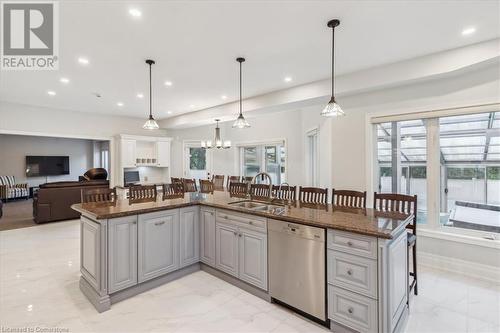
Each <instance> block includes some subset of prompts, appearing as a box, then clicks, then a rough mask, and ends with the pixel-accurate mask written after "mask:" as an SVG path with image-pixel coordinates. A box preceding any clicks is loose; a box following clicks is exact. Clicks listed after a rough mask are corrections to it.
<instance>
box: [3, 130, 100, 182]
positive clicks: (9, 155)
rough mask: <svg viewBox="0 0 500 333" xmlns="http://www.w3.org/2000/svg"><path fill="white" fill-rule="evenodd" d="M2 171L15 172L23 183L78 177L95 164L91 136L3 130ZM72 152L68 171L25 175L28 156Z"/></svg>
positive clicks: (13, 173)
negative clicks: (51, 134) (76, 137)
mask: <svg viewBox="0 0 500 333" xmlns="http://www.w3.org/2000/svg"><path fill="white" fill-rule="evenodd" d="M0 152H1V158H0V175H13V176H15V177H16V181H17V182H20V183H24V182H27V183H28V184H29V186H38V185H39V184H43V183H45V182H46V180H47V181H49V182H55V181H63V180H78V176H81V175H83V174H84V173H85V171H87V170H88V169H90V168H92V166H93V142H92V141H90V140H80V139H65V138H49V137H34V136H25V135H3V134H0ZM27 155H35V156H45V155H47V156H50V155H52V156H69V164H70V165H69V170H70V174H69V175H61V176H50V177H47V179H46V178H45V177H29V178H27V177H26V172H25V171H26V156H27Z"/></svg>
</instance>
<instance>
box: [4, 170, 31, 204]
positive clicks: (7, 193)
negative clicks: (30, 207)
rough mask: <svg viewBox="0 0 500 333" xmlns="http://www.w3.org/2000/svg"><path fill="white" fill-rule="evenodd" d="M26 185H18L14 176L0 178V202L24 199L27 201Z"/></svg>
mask: <svg viewBox="0 0 500 333" xmlns="http://www.w3.org/2000/svg"><path fill="white" fill-rule="evenodd" d="M28 197H29V191H28V184H27V183H22V184H18V183H17V182H16V177H14V176H0V200H3V201H8V200H9V199H18V198H25V199H28Z"/></svg>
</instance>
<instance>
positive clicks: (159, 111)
mask: <svg viewBox="0 0 500 333" xmlns="http://www.w3.org/2000/svg"><path fill="white" fill-rule="evenodd" d="M130 8H136V9H139V10H140V11H141V12H142V17H141V18H139V19H137V18H135V19H134V18H132V17H131V16H130V15H129V9H130ZM499 13H500V5H499V2H498V1H479V0H478V1H402V0H400V1H294V2H285V1H268V2H263V1H253V2H250V1H246V2H242V1H240V2H238V1H217V2H212V1H203V2H201V1H189V2H188V1H184V2H181V1H176V2H170V1H163V2H160V1H135V2H131V1H109V2H108V1H71V2H70V1H64V2H63V1H61V2H60V68H59V71H15V72H14V71H4V72H0V75H1V77H0V99H1V100H4V101H10V102H18V103H24V104H32V105H40V106H46V107H53V108H60V109H68V110H77V111H87V112H97V113H106V114H113V115H126V116H133V117H145V115H146V113H147V98H146V97H147V92H148V76H147V73H148V72H147V65H146V64H145V63H144V60H145V59H146V58H152V59H154V60H156V62H157V64H156V65H155V66H154V67H153V84H154V85H153V95H154V113H155V115H156V117H157V118H160V119H161V118H165V117H167V116H175V115H179V114H181V113H186V112H191V111H194V110H200V109H204V108H207V107H212V106H216V105H219V104H223V103H227V102H230V101H234V100H236V99H237V98H238V64H237V62H236V61H235V58H236V57H237V56H244V57H246V58H247V61H246V62H245V63H244V64H243V72H244V77H243V80H244V97H249V96H255V95H259V94H262V93H266V92H271V91H275V90H281V89H285V88H287V87H290V86H293V85H299V84H304V83H308V82H312V81H316V80H320V79H325V78H327V77H329V75H330V41H331V31H330V30H329V29H328V28H327V27H326V22H327V21H328V20H329V19H331V18H339V19H340V20H341V25H340V27H338V28H337V30H336V55H337V58H336V63H337V65H336V66H337V67H336V68H337V74H343V73H348V72H353V71H358V70H362V69H366V68H370V67H374V66H379V65H382V64H387V63H392V62H397V61H400V60H404V59H409V58H414V57H417V56H421V55H425V54H429V53H434V52H438V51H442V50H446V49H451V48H456V47H460V46H463V45H467V44H472V43H476V42H480V41H484V40H488V39H493V38H498V37H499V36H500V18H499V16H500V14H499ZM470 26H474V27H475V28H476V30H477V31H476V33H474V34H472V35H470V36H467V37H464V36H462V34H461V31H462V30H463V29H464V28H466V27H470ZM80 56H85V57H87V58H88V59H89V60H90V64H89V65H88V66H82V65H80V64H78V62H77V58H78V57H80ZM285 76H291V77H292V78H293V81H292V82H290V83H285V82H284V80H283V79H284V77H285ZM60 77H67V78H69V79H70V83H69V84H67V85H64V84H62V83H60V82H59V78H60ZM166 80H169V81H172V82H173V85H172V86H171V87H167V86H165V85H164V82H165V81H166ZM48 90H53V91H55V92H56V93H57V95H56V96H49V95H48V94H47V91H48ZM94 92H99V93H100V94H101V95H102V97H101V98H96V97H95V96H94V95H93V93H94ZM139 92H140V93H144V95H145V98H144V99H142V100H141V99H138V98H137V97H136V95H137V93H139ZM221 95H227V96H228V98H227V100H225V101H223V100H222V99H221ZM117 102H123V103H124V106H123V107H118V106H117V105H116V103H117ZM191 105H194V107H190V106H191ZM167 111H171V112H172V114H171V115H167ZM235 112H237V111H236V110H235Z"/></svg>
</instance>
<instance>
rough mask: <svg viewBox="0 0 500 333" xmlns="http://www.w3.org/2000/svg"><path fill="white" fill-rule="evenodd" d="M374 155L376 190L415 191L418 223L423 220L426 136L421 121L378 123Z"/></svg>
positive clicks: (425, 187)
mask: <svg viewBox="0 0 500 333" xmlns="http://www.w3.org/2000/svg"><path fill="white" fill-rule="evenodd" d="M377 157H378V158H377V160H378V165H379V171H378V172H379V177H378V179H379V182H378V191H379V192H382V193H402V194H408V195H415V194H416V195H417V207H418V214H417V218H418V223H426V220H427V163H426V159H427V138H426V126H425V123H424V121H423V120H411V121H400V122H388V123H381V124H377ZM394 170H397V172H394Z"/></svg>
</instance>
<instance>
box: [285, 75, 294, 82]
mask: <svg viewBox="0 0 500 333" xmlns="http://www.w3.org/2000/svg"><path fill="white" fill-rule="evenodd" d="M283 81H285V82H292V78H291V77H290V76H286V77H285V78H284V79H283Z"/></svg>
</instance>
